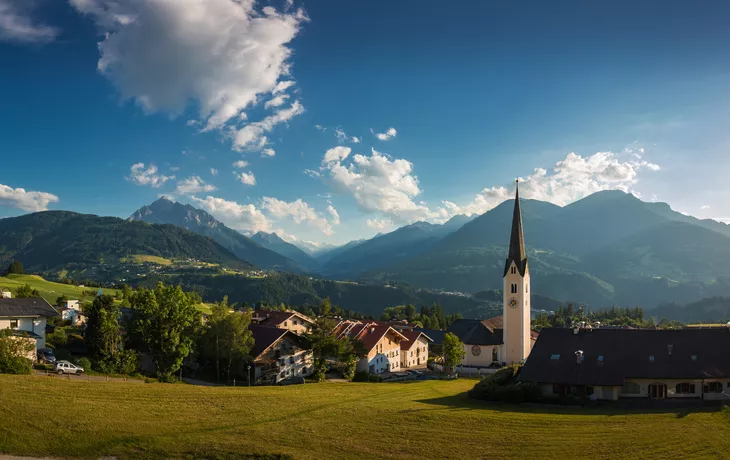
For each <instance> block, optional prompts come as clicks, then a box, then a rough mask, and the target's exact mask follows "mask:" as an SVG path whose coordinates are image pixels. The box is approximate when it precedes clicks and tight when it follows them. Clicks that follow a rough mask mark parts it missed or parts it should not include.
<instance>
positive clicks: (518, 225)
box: [504, 179, 527, 276]
mask: <svg viewBox="0 0 730 460" xmlns="http://www.w3.org/2000/svg"><path fill="white" fill-rule="evenodd" d="M519 182H520V181H519V179H517V180H516V181H515V183H516V186H515V209H514V212H513V214H512V233H511V235H510V239H509V251H508V252H507V263H506V264H505V266H504V274H505V275H507V271H508V270H509V266H510V265H511V264H512V262H514V263H515V265H517V270H518V271H519V272H520V275H523V276H524V275H525V269H526V268H527V253H526V252H525V238H524V236H523V234H522V212H521V210H520V186H519Z"/></svg>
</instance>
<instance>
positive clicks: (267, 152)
mask: <svg viewBox="0 0 730 460" xmlns="http://www.w3.org/2000/svg"><path fill="white" fill-rule="evenodd" d="M274 155H276V150H274V149H263V150H262V151H261V156H262V157H273V156H274Z"/></svg>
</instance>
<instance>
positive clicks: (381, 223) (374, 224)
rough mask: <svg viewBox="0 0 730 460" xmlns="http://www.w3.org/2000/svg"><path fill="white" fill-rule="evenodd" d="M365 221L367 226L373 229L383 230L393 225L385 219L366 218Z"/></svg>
mask: <svg viewBox="0 0 730 460" xmlns="http://www.w3.org/2000/svg"><path fill="white" fill-rule="evenodd" d="M365 223H366V224H367V226H368V227H370V228H374V229H375V230H385V229H386V228H389V227H390V226H392V225H393V223H392V222H391V221H389V220H387V219H368V220H367V221H366V222H365Z"/></svg>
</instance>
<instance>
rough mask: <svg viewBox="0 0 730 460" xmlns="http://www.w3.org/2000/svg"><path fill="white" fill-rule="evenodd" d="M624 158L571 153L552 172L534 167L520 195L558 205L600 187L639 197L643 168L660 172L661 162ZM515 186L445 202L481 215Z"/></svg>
mask: <svg viewBox="0 0 730 460" xmlns="http://www.w3.org/2000/svg"><path fill="white" fill-rule="evenodd" d="M634 158H635V159H633V160H628V161H622V160H621V159H619V158H618V157H617V155H615V154H614V153H611V152H597V153H594V154H593V155H590V156H586V157H582V156H580V155H578V154H576V153H569V154H568V155H566V157H565V158H564V159H562V160H560V161H558V162H557V163H555V165H554V166H553V169H552V171H550V172H549V171H548V170H546V169H543V168H535V170H534V172H533V173H532V174H531V175H529V176H527V177H525V178H521V179H520V196H522V197H524V198H532V199H536V200H542V201H548V202H550V203H554V204H557V205H559V206H565V205H566V204H569V203H572V202H574V201H577V200H579V199H581V198H584V197H586V196H588V195H590V194H592V193H595V192H599V191H601V190H621V191H623V192H626V193H633V194H634V195H637V196H640V194H639V193H638V192H637V191H636V190H634V188H633V186H634V185H635V184H636V183H637V181H638V174H639V172H640V171H641V170H649V171H658V170H659V169H660V167H659V165H656V164H654V163H649V162H647V161H645V160H642V159H641V158H640V157H639V158H636V156H634ZM513 190H514V189H513V188H512V187H511V186H510V188H509V190H508V189H507V188H505V187H503V186H496V187H491V188H485V189H484V190H482V191H481V192H480V193H479V194H477V195H476V197H475V198H474V200H473V201H472V202H471V203H469V204H467V205H465V206H462V207H460V206H457V205H455V204H454V203H450V202H444V206H445V207H447V208H448V209H449V212H450V213H451V214H481V213H484V212H486V211H488V210H490V209H492V208H493V207H495V206H496V205H498V204H499V203H501V202H502V201H504V200H506V199H508V198H511V197H512V193H513Z"/></svg>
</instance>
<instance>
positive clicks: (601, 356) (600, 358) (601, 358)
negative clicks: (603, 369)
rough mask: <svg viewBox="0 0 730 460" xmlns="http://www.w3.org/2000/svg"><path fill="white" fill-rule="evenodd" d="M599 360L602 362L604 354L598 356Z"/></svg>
mask: <svg viewBox="0 0 730 460" xmlns="http://www.w3.org/2000/svg"><path fill="white" fill-rule="evenodd" d="M598 362H599V363H602V362H603V355H600V356H598Z"/></svg>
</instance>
